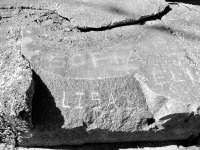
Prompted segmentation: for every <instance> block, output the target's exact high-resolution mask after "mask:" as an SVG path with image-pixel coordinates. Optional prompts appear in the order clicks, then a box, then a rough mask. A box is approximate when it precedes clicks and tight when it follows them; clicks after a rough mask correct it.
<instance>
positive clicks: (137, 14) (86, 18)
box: [1, 0, 167, 28]
mask: <svg viewBox="0 0 200 150" xmlns="http://www.w3.org/2000/svg"><path fill="white" fill-rule="evenodd" d="M13 4H14V6H19V7H20V6H25V7H33V8H36V9H37V8H39V9H48V10H52V11H54V10H56V11H57V13H58V14H59V15H61V16H63V17H64V18H67V19H68V20H70V22H71V23H72V24H73V25H74V26H78V27H94V28H98V27H102V26H110V25H115V24H116V23H117V22H125V21H130V20H137V19H139V18H143V17H147V16H149V15H153V14H156V13H158V12H159V11H162V10H164V8H165V7H166V5H167V3H166V2H165V1H164V0H143V1H140V0H134V1H132V0H67V1H65V0H43V1H40V0H33V1H28V0H11V1H10V0H3V2H2V4H1V5H2V6H8V7H9V6H10V5H13Z"/></svg>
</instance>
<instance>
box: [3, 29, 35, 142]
mask: <svg viewBox="0 0 200 150" xmlns="http://www.w3.org/2000/svg"><path fill="white" fill-rule="evenodd" d="M0 33H1V36H0V131H1V133H0V137H1V140H3V141H4V142H11V144H16V143H15V142H16V141H17V140H20V138H21V134H22V133H26V132H27V131H28V129H29V128H30V126H31V125H32V119H31V109H32V97H33V93H34V82H33V79H32V72H31V70H30V68H29V64H28V61H27V60H25V59H24V58H23V57H22V56H21V52H20V45H19V43H17V39H18V38H19V37H20V32H19V30H17V29H16V28H13V27H12V26H7V27H6V26H1V27H0Z"/></svg>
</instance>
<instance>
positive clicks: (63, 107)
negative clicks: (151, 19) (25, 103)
mask: <svg viewBox="0 0 200 150" xmlns="http://www.w3.org/2000/svg"><path fill="white" fill-rule="evenodd" d="M142 28H143V29H141V33H140V34H138V35H137V36H136V37H132V38H128V39H127V40H123V41H121V42H119V43H115V44H113V45H110V46H107V47H101V48H96V49H91V47H90V46H88V47H79V49H77V50H76V49H74V50H72V49H70V48H68V45H67V44H66V45H65V44H63V43H62V42H61V44H60V45H62V46H61V47H60V46H59V44H56V45H55V46H52V45H54V44H53V42H50V41H49V44H46V43H45V40H43V39H42V38H41V37H44V36H47V35H45V34H43V33H42V32H38V31H39V30H40V29H39V28H37V27H32V28H24V29H23V31H22V35H23V38H22V40H21V48H22V51H21V52H22V54H23V55H24V56H25V57H26V58H27V59H28V60H29V61H30V64H31V67H32V68H33V69H34V70H35V71H36V73H37V74H38V75H39V76H40V78H41V79H38V80H41V81H40V82H42V83H39V86H41V88H40V87H38V89H37V90H36V93H38V95H36V97H35V99H37V100H36V102H37V103H39V104H35V105H37V108H36V110H37V111H39V112H40V113H39V114H38V116H37V115H36V116H37V117H38V118H37V119H36V120H40V121H36V128H35V129H34V130H33V131H31V132H30V133H32V134H33V136H32V137H27V138H25V139H24V140H23V141H22V143H21V144H22V145H37V144H38V145H47V144H49V141H51V143H52V145H59V144H82V143H87V142H122V141H134V140H138V138H140V140H147V138H148V139H149V138H150V136H151V134H149V132H148V133H147V132H145V131H146V130H149V129H150V128H149V126H148V125H149V120H150V119H151V118H152V117H154V118H155V119H156V120H157V121H158V122H157V123H158V124H159V119H162V118H163V117H166V116H170V115H172V114H176V113H180V115H183V116H182V117H180V119H181V120H182V121H184V119H185V117H186V116H187V115H186V114H187V113H190V112H192V111H196V110H197V108H198V106H199V104H200V100H199V96H200V92H199V72H198V71H197V70H195V69H194V68H192V67H191V66H190V65H189V62H188V59H187V57H186V55H185V51H184V50H183V49H182V46H181V45H180V43H179V41H178V40H176V39H175V38H173V37H172V36H171V35H169V34H167V33H162V32H159V31H156V30H154V29H152V28H149V27H148V26H146V27H142ZM137 29H138V28H137V27H130V31H132V32H133V33H134V31H135V30H137ZM96 42H97V41H96ZM81 48H82V49H81ZM43 84H44V85H45V86H44V85H43ZM44 88H47V90H46V92H45V90H44ZM37 91H38V92H37ZM47 91H49V92H47ZM48 94H49V96H47V95H48ZM42 95H43V96H42ZM48 103H50V105H49V106H48ZM54 103H55V104H54ZM56 116H57V117H56ZM33 118H34V117H33ZM183 118H184V119H183ZM173 119H176V118H173ZM173 121H174V120H172V122H173ZM160 124H162V125H163V126H165V124H166V123H164V122H162V123H160ZM177 124H179V123H177ZM180 124H181V122H180ZM186 126H188V128H189V126H191V124H190V125H186ZM161 128H162V127H161ZM172 128H173V129H171V128H170V129H169V130H168V129H165V130H164V129H163V130H161V131H160V132H152V135H153V136H154V138H153V139H152V140H158V139H159V140H160V138H161V137H160V135H161V134H165V136H164V137H163V136H162V140H168V139H181V138H183V136H184V137H188V136H189V134H188V133H189V132H191V130H185V131H183V132H179V130H180V129H181V128H182V126H181V127H180V126H179V125H178V127H176V128H178V129H174V127H172ZM38 130H41V131H42V132H38ZM47 131H48V132H47ZM72 131H73V132H72ZM133 131H135V133H134V134H132V132H133ZM126 132H128V133H126ZM169 132H170V134H169ZM136 133H137V134H136ZM57 134H59V135H57ZM79 134H81V136H79ZM41 135H43V136H45V137H46V140H47V141H46V140H45V141H44V140H41V138H40V136H41ZM97 135H98V136H97Z"/></svg>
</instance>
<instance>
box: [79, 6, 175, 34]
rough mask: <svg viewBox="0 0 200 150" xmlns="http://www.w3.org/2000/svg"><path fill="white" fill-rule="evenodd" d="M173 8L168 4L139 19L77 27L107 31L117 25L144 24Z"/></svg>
mask: <svg viewBox="0 0 200 150" xmlns="http://www.w3.org/2000/svg"><path fill="white" fill-rule="evenodd" d="M171 10H172V9H171V8H170V6H169V5H168V6H167V7H166V8H165V9H164V10H163V11H161V12H158V13H156V14H152V15H147V16H142V17H140V18H139V19H128V20H124V21H120V22H115V23H112V24H109V25H106V26H101V27H97V28H96V27H77V29H78V30H79V31H80V32H90V31H105V30H110V29H113V28H117V27H122V26H130V25H136V24H137V25H144V24H145V23H146V22H147V21H152V20H157V19H159V20H161V19H162V17H163V16H165V15H166V14H168V13H169V12H170V11H171Z"/></svg>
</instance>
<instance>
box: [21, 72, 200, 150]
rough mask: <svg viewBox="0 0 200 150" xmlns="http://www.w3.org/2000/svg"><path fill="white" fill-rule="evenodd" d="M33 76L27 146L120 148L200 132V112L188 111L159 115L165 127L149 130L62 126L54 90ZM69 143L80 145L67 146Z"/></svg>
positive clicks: (189, 139) (190, 137) (192, 139)
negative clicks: (91, 128)
mask: <svg viewBox="0 0 200 150" xmlns="http://www.w3.org/2000/svg"><path fill="white" fill-rule="evenodd" d="M33 77H34V80H35V81H36V89H35V94H34V98H33V113H32V114H33V116H32V117H33V125H34V128H33V129H32V131H31V132H32V133H33V137H32V138H31V139H25V141H24V143H26V146H31V147H40V148H52V149H55V148H56V149H63V150H64V149H70V150H78V149H83V150H100V149H104V150H119V149H123V148H138V147H139V148H144V147H163V146H169V145H184V146H189V145H193V144H196V139H197V137H198V134H199V132H200V129H199V126H200V116H199V115H196V116H195V115H194V114H187V113H179V114H171V115H168V116H165V117H163V118H161V119H160V121H161V122H164V123H162V128H160V127H157V126H156V125H155V126H153V127H152V128H151V129H150V130H146V131H135V132H122V131H110V130H107V129H93V130H90V131H86V130H87V127H85V126H84V125H83V126H81V127H77V128H73V129H64V128H62V126H63V125H64V118H63V116H62V114H61V111H60V110H59V108H57V107H56V104H55V101H54V98H53V96H52V94H51V92H50V91H49V90H48V88H47V86H46V85H45V84H44V83H43V81H42V80H41V79H40V77H39V76H38V75H37V74H36V73H34V76H33ZM134 141H135V142H134ZM155 141H156V142H155ZM116 142H117V143H116ZM66 143H70V145H77V144H79V145H77V146H65V145H66ZM84 143H85V144H84ZM87 143H98V144H87ZM80 144H83V145H80ZM59 145H60V146H59ZM62 145H64V146H62ZM41 146H42V147H41ZM55 146H56V147H55Z"/></svg>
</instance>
